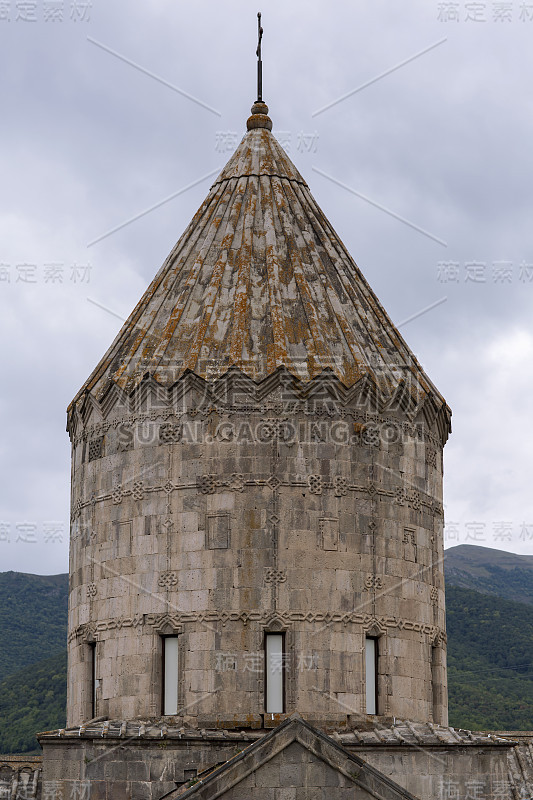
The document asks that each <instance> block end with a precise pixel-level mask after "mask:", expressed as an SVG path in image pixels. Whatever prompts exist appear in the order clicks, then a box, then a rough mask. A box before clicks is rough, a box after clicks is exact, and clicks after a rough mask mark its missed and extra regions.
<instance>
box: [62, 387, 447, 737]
mask: <svg viewBox="0 0 533 800" xmlns="http://www.w3.org/2000/svg"><path fill="white" fill-rule="evenodd" d="M203 401H204V398H202V396H201V395H200V393H198V392H197V391H195V390H192V389H191V390H190V391H189V393H188V394H187V395H186V396H184V398H183V400H182V404H181V406H180V409H179V410H178V408H176V407H174V408H168V407H164V408H162V407H159V408H154V407H153V398H152V401H151V400H150V398H149V397H148V398H145V401H144V405H141V406H140V407H139V408H137V409H136V410H135V411H134V412H132V411H131V409H129V411H128V413H126V410H125V409H124V408H122V409H121V408H119V407H116V408H114V409H112V410H111V411H110V412H109V415H108V417H107V418H106V420H105V421H103V420H102V418H101V415H100V414H99V412H98V413H97V412H96V411H95V412H94V413H93V414H91V415H90V416H89V417H88V418H87V419H86V420H85V425H84V428H83V430H80V431H78V434H77V436H76V437H75V439H74V442H73V470H72V476H73V477H72V532H71V550H70V559H71V560H70V604H69V685H68V724H69V725H74V724H80V723H81V722H83V721H84V720H86V719H88V718H89V717H90V716H91V713H92V704H91V697H90V682H91V675H90V656H91V650H90V648H91V646H92V643H95V647H96V678H97V679H98V681H99V687H98V689H97V702H96V714H97V715H107V716H109V717H110V718H114V719H132V718H135V717H142V716H149V717H154V716H158V715H160V714H161V711H162V709H161V647H162V643H161V636H162V635H165V634H172V633H174V634H178V635H179V636H180V648H181V649H180V706H183V707H184V708H185V709H186V711H184V712H183V717H184V719H185V720H186V721H187V722H188V723H189V724H192V725H198V726H205V725H206V724H212V725H215V726H217V725H222V726H227V725H231V724H233V723H234V724H236V725H242V724H243V720H245V721H248V723H249V724H252V723H253V724H255V725H260V724H262V716H261V715H262V714H263V713H264V680H263V670H264V663H263V661H262V658H263V646H264V634H265V632H267V631H271V632H276V631H280V632H283V633H284V634H285V649H286V661H285V662H284V664H283V667H282V668H283V670H284V674H285V677H286V690H285V705H286V708H285V710H286V711H287V712H291V711H293V710H296V709H297V710H298V711H299V712H300V713H301V714H302V715H303V716H306V715H307V716H308V717H309V718H313V719H314V720H317V719H319V718H322V719H323V720H335V719H336V720H338V723H339V725H342V724H345V722H346V719H347V716H348V715H360V714H363V715H364V714H365V713H366V708H365V674H364V673H365V664H364V639H365V635H371V636H374V637H377V638H378V647H379V668H378V669H379V675H378V686H379V696H378V703H379V706H378V714H379V715H384V714H385V715H396V716H401V717H404V718H409V719H413V720H428V719H429V720H433V721H435V722H439V723H446V722H447V699H446V696H447V692H446V665H445V632H444V629H445V616H444V578H443V569H442V554H443V542H442V522H443V517H442V449H441V446H440V444H439V440H438V438H437V436H436V434H435V432H434V431H431V429H429V427H428V425H427V424H422V423H420V422H419V423H418V424H415V423H414V422H413V421H412V420H409V419H407V418H406V416H405V415H403V414H402V413H401V412H389V413H387V414H386V415H385V414H381V415H379V414H377V413H372V412H369V411H368V410H367V411H362V410H361V407H360V405H359V406H358V405H357V404H355V403H353V404H352V405H350V404H348V405H346V404H342V403H339V402H337V401H333V400H332V398H331V397H330V396H326V397H325V398H322V399H318V400H301V399H300V400H298V399H294V397H292V398H290V397H289V398H287V396H283V395H282V393H281V389H278V390H276V391H274V392H273V393H272V394H271V395H270V396H269V397H268V398H267V399H265V400H264V402H263V403H261V404H245V403H244V402H243V401H242V399H241V400H240V402H239V400H238V399H235V398H234V397H230V398H225V399H224V401H223V402H222V401H219V402H218V403H217V404H211V405H207V404H206V403H205V402H203Z"/></svg>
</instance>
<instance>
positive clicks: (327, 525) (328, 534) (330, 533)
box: [318, 517, 339, 550]
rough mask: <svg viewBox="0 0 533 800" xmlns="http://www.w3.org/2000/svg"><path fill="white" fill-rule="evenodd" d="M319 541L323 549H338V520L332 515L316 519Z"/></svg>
mask: <svg viewBox="0 0 533 800" xmlns="http://www.w3.org/2000/svg"><path fill="white" fill-rule="evenodd" d="M318 524H319V528H320V542H321V546H322V549H323V550H338V549H339V520H338V518H333V517H322V518H321V519H319V520H318Z"/></svg>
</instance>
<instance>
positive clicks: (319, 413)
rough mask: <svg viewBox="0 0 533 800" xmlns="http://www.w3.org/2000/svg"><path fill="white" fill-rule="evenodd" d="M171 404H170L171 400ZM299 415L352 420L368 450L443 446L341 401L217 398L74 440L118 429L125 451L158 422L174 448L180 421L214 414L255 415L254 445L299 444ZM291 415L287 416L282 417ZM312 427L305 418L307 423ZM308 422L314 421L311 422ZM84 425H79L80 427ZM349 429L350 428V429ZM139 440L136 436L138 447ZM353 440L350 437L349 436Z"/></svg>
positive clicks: (412, 426)
mask: <svg viewBox="0 0 533 800" xmlns="http://www.w3.org/2000/svg"><path fill="white" fill-rule="evenodd" d="M170 402H172V401H170ZM268 413H271V414H274V415H275V418H271V417H265V414H268ZM299 413H301V414H302V415H303V416H304V417H307V418H309V417H315V418H316V419H317V423H315V425H317V426H320V425H321V424H322V423H321V422H320V420H326V421H329V422H332V423H333V424H338V421H343V420H346V423H345V424H346V431H349V430H350V428H351V421H352V420H353V423H352V424H353V426H354V428H355V432H356V434H357V439H358V440H359V442H360V443H361V444H363V445H366V446H369V447H379V446H380V445H381V443H382V442H383V443H384V444H387V445H390V444H391V443H394V442H396V441H401V440H405V439H409V440H416V441H424V442H425V443H426V445H431V447H432V448H433V450H434V451H435V453H438V452H439V450H440V448H441V447H442V442H441V441H440V440H439V438H438V437H437V436H435V434H434V433H433V432H431V431H430V430H428V429H427V426H423V425H422V426H421V425H420V424H416V423H410V422H407V421H405V420H403V421H401V420H398V419H396V418H391V417H388V416H382V415H380V414H375V413H372V412H368V411H367V412H361V410H360V409H357V408H350V407H346V406H344V405H343V404H342V403H339V402H328V403H320V402H316V401H312V402H311V403H309V402H305V401H304V402H300V401H289V402H287V401H285V402H283V401H276V402H266V403H265V402H259V403H249V402H246V403H232V402H229V401H228V402H223V401H221V400H220V399H217V401H215V402H210V403H200V404H199V405H198V406H197V407H194V408H185V407H181V406H180V407H179V408H177V407H174V408H173V407H170V406H167V405H165V406H162V407H156V408H150V409H149V410H147V411H142V412H135V413H125V414H124V415H123V416H121V417H117V418H115V419H113V420H112V421H107V420H105V421H102V422H97V423H94V424H91V425H89V426H87V427H81V429H80V432H79V433H77V434H76V435H74V436H73V443H74V445H75V446H77V445H79V444H81V443H83V442H84V441H90V440H91V439H93V438H98V437H99V436H102V435H104V434H105V433H106V432H107V431H108V430H109V429H110V428H115V429H119V432H120V436H119V449H121V450H129V449H131V447H133V444H134V439H135V437H134V435H133V426H137V425H140V426H144V424H145V423H146V422H148V423H157V422H158V421H161V420H163V421H164V425H161V427H160V429H159V441H160V442H161V443H162V444H174V443H176V442H178V441H181V440H183V420H184V418H185V419H186V418H189V419H191V420H192V419H199V420H206V421H207V420H209V418H210V417H211V415H213V414H216V415H217V416H218V418H219V419H220V420H221V421H222V422H224V423H226V422H227V421H228V420H230V419H232V417H233V416H234V415H239V416H241V415H242V414H247V415H252V414H255V415H258V417H259V420H258V426H257V438H258V441H262V442H266V441H273V440H276V439H277V440H279V441H282V442H289V441H290V443H294V442H296V441H298V440H299V427H298V424H297V423H296V424H295V417H296V415H298V414H299ZM283 415H289V417H288V418H282V417H283ZM309 424H310V423H309V422H308V420H306V422H305V425H306V426H308V425H309ZM311 424H312V423H311ZM82 425H83V423H82ZM352 430H353V429H352ZM222 439H226V440H228V437H227V433H225V432H224V434H223V435H222ZM142 440H143V436H142V435H141V436H140V437H139V441H140V442H141V443H142ZM352 441H353V437H352ZM426 458H427V460H428V464H430V466H433V464H432V460H431V459H432V454H430V455H429V456H428V455H426Z"/></svg>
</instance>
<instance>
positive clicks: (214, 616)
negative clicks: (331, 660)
mask: <svg viewBox="0 0 533 800" xmlns="http://www.w3.org/2000/svg"><path fill="white" fill-rule="evenodd" d="M168 616H169V615H167V614H135V615H134V616H133V617H118V618H114V619H105V620H99V621H98V622H93V621H91V622H88V623H84V624H83V625H79V626H78V627H77V628H75V629H74V630H73V631H71V632H70V634H69V637H68V638H69V641H71V640H72V639H73V638H74V637H76V638H78V639H80V640H81V641H88V640H89V641H90V640H91V638H92V640H94V638H95V637H96V635H97V634H98V633H103V632H104V631H113V630H121V629H123V628H134V629H137V628H141V627H144V626H147V627H149V628H152V629H154V628H155V629H157V627H158V626H159V625H161V621H162V620H164V619H165V618H167V617H168ZM170 617H171V619H172V624H173V625H175V626H176V627H177V626H179V625H185V624H188V623H189V624H196V625H197V624H203V623H213V622H221V623H222V625H225V624H227V623H228V622H241V623H242V624H244V625H247V624H248V623H250V622H252V623H257V624H258V625H261V626H265V625H269V624H271V622H272V621H273V619H276V620H277V621H278V622H279V624H280V625H291V624H293V623H314V622H316V623H319V624H320V625H324V624H326V625H333V624H335V623H342V624H343V625H349V624H354V625H359V626H362V629H363V631H370V630H372V629H374V628H375V629H378V630H379V631H380V632H381V633H385V632H387V631H389V630H392V629H398V630H406V631H414V632H416V633H420V634H424V635H427V636H428V637H429V639H430V642H432V643H433V644H434V645H435V646H438V645H439V644H442V643H445V642H446V634H445V632H444V631H442V630H441V629H440V628H439V627H438V626H436V625H429V624H427V623H423V622H418V621H415V620H408V619H403V618H399V617H393V616H388V617H383V616H381V617H376V616H373V615H371V614H362V613H359V612H356V611H347V612H344V613H342V612H331V611H308V612H305V611H276V612H274V613H273V612H272V611H270V610H259V609H258V610H256V611H203V612H199V613H194V612H176V613H173V614H171V615H170Z"/></svg>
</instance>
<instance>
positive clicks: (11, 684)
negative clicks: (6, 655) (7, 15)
mask: <svg viewBox="0 0 533 800" xmlns="http://www.w3.org/2000/svg"><path fill="white" fill-rule="evenodd" d="M66 680H67V653H66V650H64V651H62V652H60V653H58V654H56V655H54V656H51V657H50V658H47V659H45V660H44V661H39V662H38V663H36V664H32V665H31V666H29V667H24V669H21V670H20V671H19V672H16V673H15V674H13V675H10V676H9V677H7V678H4V680H3V681H0V753H31V752H40V747H39V743H38V741H37V739H36V738H35V733H36V732H38V731H44V730H54V729H56V728H64V727H65V722H66V713H65V709H66V703H67V697H66V695H67V685H66Z"/></svg>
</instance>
